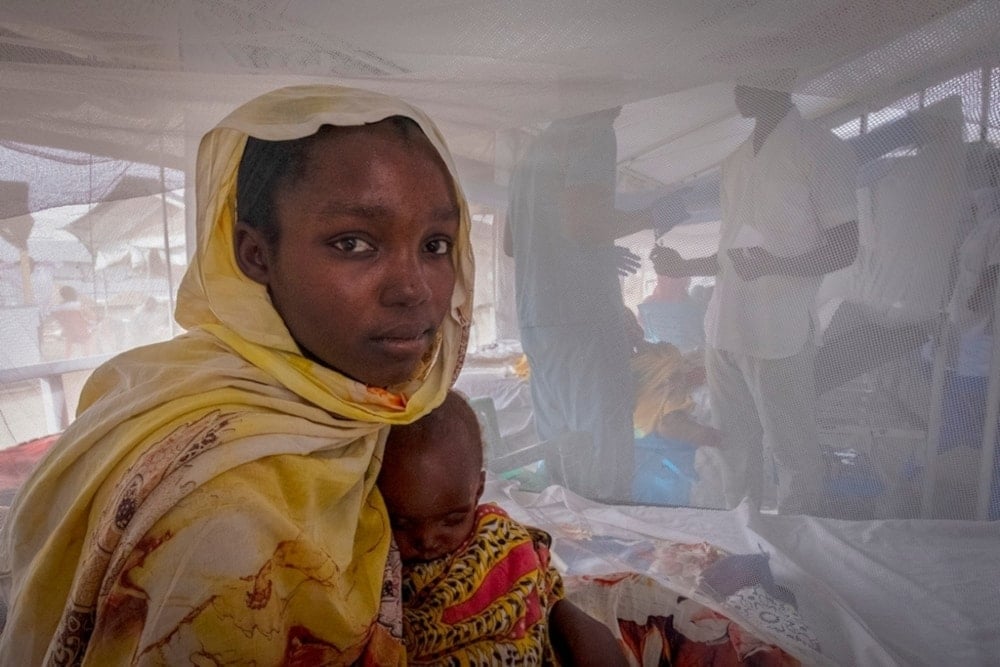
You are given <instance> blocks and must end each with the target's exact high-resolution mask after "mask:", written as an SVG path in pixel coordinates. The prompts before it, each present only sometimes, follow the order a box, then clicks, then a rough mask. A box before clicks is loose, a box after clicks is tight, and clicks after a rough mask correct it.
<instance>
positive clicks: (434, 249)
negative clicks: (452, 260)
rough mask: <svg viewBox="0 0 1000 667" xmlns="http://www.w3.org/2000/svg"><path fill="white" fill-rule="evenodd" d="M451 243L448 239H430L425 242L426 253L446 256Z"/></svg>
mask: <svg viewBox="0 0 1000 667" xmlns="http://www.w3.org/2000/svg"><path fill="white" fill-rule="evenodd" d="M451 246H452V242H451V240H450V239H432V240H430V241H428V242H427V246H426V247H427V252H430V253H433V254H435V255H447V254H448V253H450V252H451Z"/></svg>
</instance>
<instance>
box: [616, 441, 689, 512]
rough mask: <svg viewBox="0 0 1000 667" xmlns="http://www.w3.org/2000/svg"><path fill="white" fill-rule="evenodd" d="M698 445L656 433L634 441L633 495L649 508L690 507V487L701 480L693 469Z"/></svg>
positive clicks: (638, 501)
mask: <svg viewBox="0 0 1000 667" xmlns="http://www.w3.org/2000/svg"><path fill="white" fill-rule="evenodd" d="M696 449H697V445H695V444H693V443H690V442H684V441H683V440H675V439H672V438H669V439H668V438H664V437H661V436H659V435H656V434H655V433H653V434H650V435H647V436H646V437H644V438H637V439H636V441H635V476H634V477H633V479H632V496H633V499H634V500H635V502H637V503H645V504H649V505H687V504H688V503H689V502H690V499H691V485H692V484H693V483H694V482H697V481H698V473H697V472H696V471H695V467H694V455H695V451H696Z"/></svg>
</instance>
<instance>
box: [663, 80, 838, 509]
mask: <svg viewBox="0 0 1000 667" xmlns="http://www.w3.org/2000/svg"><path fill="white" fill-rule="evenodd" d="M735 101H736V106H737V109H738V110H739V112H740V114H741V115H743V116H744V117H747V118H753V119H755V126H754V131H753V135H752V136H751V137H750V138H749V139H748V140H747V141H746V142H745V143H744V144H742V145H741V146H740V147H739V149H737V151H736V152H735V153H734V154H733V155H731V156H730V157H729V158H727V159H726V161H725V162H724V163H723V165H722V182H721V204H722V237H721V240H720V247H719V252H718V253H717V254H715V255H711V256H709V257H700V258H695V259H683V258H682V257H681V256H680V255H679V254H678V253H677V252H676V251H675V250H673V249H671V248H665V247H657V248H655V249H654V250H653V253H652V259H653V262H654V266H655V268H656V271H657V273H660V274H663V275H668V276H675V277H678V276H716V287H715V290H714V292H713V295H712V299H711V301H710V303H709V306H708V311H707V313H706V316H705V334H706V348H707V349H706V370H707V376H708V385H709V390H710V393H711V399H712V410H713V414H714V416H715V418H716V420H717V422H718V426H719V427H720V428H721V429H722V430H723V432H724V434H725V436H724V446H723V450H722V451H723V452H724V454H723V471H722V486H723V493H724V496H725V503H726V505H727V506H729V507H731V506H734V505H736V504H738V503H739V502H740V501H741V500H742V499H743V498H744V497H747V498H749V500H750V504H751V507H753V508H756V509H759V508H760V502H761V499H762V495H763V492H764V486H763V481H764V472H765V470H771V469H772V466H773V470H774V473H775V475H776V478H777V480H776V481H777V509H778V512H780V513H782V514H800V513H809V514H820V515H822V514H826V513H827V512H828V510H827V508H826V502H825V499H824V494H823V484H824V475H823V473H824V464H823V459H822V452H821V450H820V446H819V442H818V437H817V432H816V431H817V429H816V405H815V403H816V389H815V380H814V371H813V365H814V356H815V345H816V341H815V340H814V337H815V336H814V334H815V332H816V330H817V329H816V326H815V323H814V316H815V313H814V302H815V299H816V293H817V290H818V289H819V285H820V281H821V280H822V276H823V275H824V274H826V273H830V272H832V271H836V270H838V269H841V268H844V267H846V266H849V265H850V264H851V263H853V261H854V258H855V256H856V255H857V249H858V226H857V206H856V196H855V175H856V158H855V155H854V153H853V151H852V150H851V149H850V147H849V146H848V145H846V144H845V143H844V142H842V141H840V140H839V139H837V138H836V137H835V136H834V135H833V134H832V133H831V132H829V131H827V130H825V129H824V128H822V127H820V126H818V125H816V124H814V123H812V122H810V121H807V120H805V119H803V118H802V116H801V115H800V114H799V111H798V109H796V107H795V105H794V104H793V103H792V100H791V95H790V94H789V93H788V92H785V91H784V90H773V89H769V88H761V87H753V86H748V85H738V86H737V87H736V90H735Z"/></svg>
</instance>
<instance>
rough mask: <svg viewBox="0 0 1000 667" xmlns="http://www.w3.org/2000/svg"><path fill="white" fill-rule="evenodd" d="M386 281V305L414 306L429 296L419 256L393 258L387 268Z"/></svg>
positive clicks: (428, 285)
mask: <svg viewBox="0 0 1000 667" xmlns="http://www.w3.org/2000/svg"><path fill="white" fill-rule="evenodd" d="M386 281H387V285H386V288H385V292H384V294H385V299H386V301H387V305H402V306H415V305H419V304H421V303H423V302H425V301H427V300H428V299H429V298H430V296H431V288H430V284H429V283H428V281H427V276H426V275H425V267H424V266H422V264H421V262H420V261H419V257H413V256H402V257H397V258H395V259H394V261H393V262H392V264H391V266H389V267H388V268H387V271H386Z"/></svg>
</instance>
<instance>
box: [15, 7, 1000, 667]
mask: <svg viewBox="0 0 1000 667" xmlns="http://www.w3.org/2000/svg"><path fill="white" fill-rule="evenodd" d="M998 26H1000V3H997V2H996V1H995V0H978V1H969V0H933V1H931V0H925V1H923V2H908V3H903V2H891V1H876V2H873V1H871V0H864V1H862V0H822V1H820V0H815V1H814V0H809V1H800V2H795V3H789V2H785V1H783V0H760V1H757V2H727V1H715V0H713V1H708V2H705V1H701V2H691V1H682V2H669V3H667V2H665V3H652V2H611V1H600V0H598V1H593V2H590V1H587V2H584V1H581V0H575V1H573V0H562V1H559V2H549V3H535V2H526V1H517V2H507V3H495V2H482V1H469V2H461V3H456V2H444V1H441V0H434V1H426V2H419V3H411V2H387V3H366V2H336V3H330V2H318V1H315V0H302V1H298V2H286V3H266V2H239V1H236V0H186V1H177V2H172V3H162V2H152V1H150V0H129V1H125V0H99V1H97V2H92V3H87V6H86V7H84V6H81V5H79V4H78V3H77V4H74V3H44V2H43V3H39V2H35V1H23V0H5V2H4V3H3V6H2V7H0V93H2V97H3V100H4V101H3V105H2V106H0V186H2V191H0V192H2V196H0V280H2V282H0V312H2V316H0V340H2V343H3V344H2V346H0V381H2V384H0V416H2V423H0V447H11V446H13V445H15V444H17V443H23V442H26V441H29V440H31V439H33V438H37V437H40V436H43V435H47V434H50V433H54V432H57V431H59V430H60V429H62V428H63V427H64V426H65V424H66V420H67V415H72V413H73V411H74V410H75V404H76V400H77V394H78V392H79V388H80V386H81V384H82V382H83V380H84V379H85V378H86V376H87V375H88V374H89V372H90V370H92V369H93V368H94V367H95V366H96V365H97V364H98V363H100V362H101V361H103V360H104V359H106V358H107V357H108V356H109V355H111V354H114V353H116V352H119V351H122V350H124V349H127V348H130V347H133V346H136V345H140V344H144V343H148V342H153V341H156V340H162V339H165V338H167V337H170V336H172V335H174V334H176V333H179V331H180V329H179V327H178V326H177V325H176V324H175V323H174V322H173V321H172V317H171V312H172V309H173V300H174V296H175V293H176V288H177V285H178V283H179V281H180V277H181V276H182V275H183V272H184V268H185V266H186V263H187V258H188V256H189V254H190V251H191V248H192V247H193V241H194V238H193V237H194V233H193V229H194V227H193V222H192V218H193V213H192V212H193V209H194V206H193V202H194V200H193V172H194V158H195V153H196V148H197V144H198V141H199V139H200V137H201V136H202V135H203V134H204V133H205V132H206V131H207V130H208V129H210V128H211V127H212V126H213V125H214V124H215V123H216V122H217V121H218V120H219V119H220V118H222V117H223V116H224V115H225V114H226V113H228V112H229V111H230V110H232V109H233V108H235V107H236V106H237V105H239V104H240V103H242V102H244V101H246V100H248V99H250V98H252V97H255V96H256V95H259V94H261V93H263V92H266V91H268V90H271V89H274V88H277V87H280V86H285V85H290V84H295V83H308V82H324V83H337V84H342V85H350V86H357V87H362V88H369V89H372V90H377V91H380V92H384V93H389V94H393V95H398V96H400V97H403V98H404V99H406V100H407V101H409V102H411V103H413V104H415V105H417V106H419V107H421V108H423V109H424V110H425V111H427V112H428V113H429V115H431V117H433V118H434V120H435V121H436V122H437V123H438V124H439V126H440V127H441V129H442V130H443V132H444V134H445V136H446V138H447V140H448V142H449V146H450V148H451V149H452V151H453V153H454V154H455V156H456V159H457V163H458V169H459V172H460V174H461V176H462V180H463V187H464V188H465V190H466V193H467V194H468V196H469V199H470V203H471V205H472V206H473V213H474V218H473V242H474V246H475V254H476V262H477V265H476V293H475V295H476V303H475V320H474V327H473V331H472V336H471V340H470V349H469V355H468V359H467V361H466V364H465V367H464V370H463V373H462V375H461V377H460V378H459V380H458V385H457V386H458V388H459V389H461V390H462V391H463V392H465V393H466V394H467V395H469V396H470V397H473V398H475V399H476V401H477V406H479V407H480V408H481V409H482V410H483V411H484V414H486V415H487V417H488V418H487V422H488V425H489V424H492V428H487V436H488V439H489V440H490V442H489V446H490V447H491V456H493V458H494V459H496V462H495V463H494V464H491V465H490V468H491V471H492V472H493V473H494V474H495V475H496V477H497V479H498V480H506V484H504V483H501V482H499V481H498V482H497V485H496V487H495V488H496V490H497V491H496V493H497V496H498V497H502V498H503V499H504V500H505V501H506V502H510V503H511V504H512V505H514V506H517V507H519V508H520V507H528V508H529V509H526V510H524V511H525V512H526V516H525V518H529V517H530V518H531V519H533V520H534V522H535V523H538V524H542V525H546V526H548V527H549V528H550V529H551V530H552V531H553V533H554V534H555V535H556V537H557V542H556V553H557V554H559V553H560V551H559V544H560V542H559V540H560V538H561V539H563V540H564V542H563V544H564V545H565V546H564V551H563V553H564V555H565V554H571V555H572V554H575V556H573V557H572V558H571V557H570V556H565V557H566V559H567V560H568V567H569V568H570V570H571V571H572V570H573V568H574V567H578V568H580V571H581V572H584V571H591V572H592V571H599V570H601V568H602V567H605V568H607V567H609V565H608V564H609V563H610V564H614V565H615V566H620V567H618V569H621V568H633V569H636V570H637V571H651V570H650V564H649V562H648V561H646V560H643V559H642V558H639V557H636V554H637V553H638V551H636V545H638V544H645V543H646V542H645V541H650V540H657V539H682V538H690V539H695V538H697V539H703V540H709V541H714V543H715V544H719V545H721V546H723V547H724V548H727V549H730V550H732V551H734V552H735V551H744V552H746V551H755V550H763V551H765V552H767V553H768V554H770V556H771V564H772V569H775V570H777V571H779V572H780V573H781V575H782V576H783V577H784V580H783V582H782V583H783V585H785V586H787V587H789V588H790V589H791V590H792V591H793V593H795V594H796V595H797V596H798V602H799V609H798V611H799V613H800V614H801V616H802V617H803V618H804V622H805V623H806V624H807V625H810V626H811V628H812V630H811V634H809V636H808V638H807V640H802V641H801V642H800V644H801V645H800V644H795V643H794V642H792V644H791V646H792V649H790V652H791V653H792V654H793V655H796V656H798V657H799V658H800V659H803V660H804V661H805V662H812V661H816V662H822V661H824V660H829V661H831V662H833V663H838V664H894V663H898V664H938V663H939V662H940V661H942V660H945V659H948V660H954V661H955V662H956V663H957V664H988V663H989V662H990V661H991V659H992V660H995V659H996V656H997V655H998V654H1000V644H997V639H996V638H995V637H994V636H988V634H987V633H986V630H987V629H988V628H992V629H993V630H995V626H996V620H997V618H1000V593H997V591H996V590H995V587H996V583H995V572H994V573H993V574H991V572H990V569H991V568H992V567H994V564H993V560H994V559H995V554H996V553H998V552H997V549H998V548H1000V534H998V532H997V524H996V523H992V522H993V521H994V520H996V519H997V518H1000V452H998V451H997V450H998V447H997V444H998V439H1000V435H998V422H1000V416H998V412H1000V337H998V336H996V335H995V323H996V322H997V321H998V317H1000V300H998V298H997V290H996V282H997V279H998V278H997V276H998V273H1000V268H998V266H1000V152H998V143H1000V27H998ZM668 344H670V345H672V346H673V347H669V346H668ZM491 420H492V421H491ZM529 447H534V449H532V450H530V451H527V452H522V451H521V450H522V449H525V448H529ZM518 452H520V454H523V456H522V455H519V456H512V455H511V454H512V453H518ZM532 452H534V454H532ZM505 457H506V458H505ZM18 474H20V473H18ZM15 476H16V475H15ZM517 484H520V488H521V491H518V490H515V489H516V485H517ZM551 484H557V485H559V486H560V487H563V488H564V489H568V490H569V491H571V492H573V493H575V494H579V495H580V496H584V497H586V498H588V499H590V500H593V501H600V503H602V504H601V505H596V504H595V505H590V504H588V503H587V502H585V501H583V500H581V499H579V498H577V497H576V496H574V495H573V494H572V493H571V494H565V493H564V491H563V489H558V490H553V489H549V491H547V492H546V493H545V494H543V496H541V497H540V498H541V500H539V499H538V498H536V497H533V496H529V495H526V494H527V493H528V492H529V491H532V490H534V491H537V490H541V489H543V488H546V487H548V486H549V485H551ZM567 498H568V500H567ZM8 500H9V498H8ZM6 502H7V501H5V504H6ZM610 505H616V506H619V507H618V509H614V508H612V507H609V506H610ZM626 505H627V506H630V507H622V506H626ZM631 506H643V507H631ZM645 506H659V508H658V509H648V508H646V507H645ZM679 506H687V507H691V508H700V509H691V510H687V509H685V510H666V509H663V507H679ZM712 509H714V510H720V511H719V512H717V513H714V514H713V513H712V512H710V511H707V510H712ZM702 510H705V511H702ZM722 510H733V511H722ZM601 512H604V513H607V516H605V515H604V514H600V513H601ZM699 512H700V513H699ZM595 513H597V514H595ZM802 514H805V515H808V516H810V517H817V518H818V520H816V521H813V520H811V519H809V518H807V517H802V516H797V515H802ZM792 515H796V516H794V518H793V516H792ZM598 516H600V518H597V517H598ZM566 517H571V519H567V518H566ZM581 517H584V518H581ZM637 517H639V518H637ZM713 517H724V518H720V519H718V520H716V519H715V518H713ZM640 518H641V521H640ZM838 520H850V521H852V522H855V523H850V524H848V523H840V522H839V521H838ZM942 520H945V521H942ZM573 521H577V522H578V523H580V522H583V523H586V526H587V527H586V531H585V532H587V535H588V540H583V542H581V540H580V539H577V538H579V534H575V533H573V532H572V531H567V530H566V526H567V525H570V524H573ZM782 521H785V522H784V523H782ZM699 522H701V525H702V528H699ZM598 524H600V526H604V528H600V529H598V528H597V527H595V526H597V525H598ZM640 524H641V525H640ZM573 525H576V524H573ZM607 525H611V526H613V529H608V528H607ZM616 531H618V532H616ZM595 534H600V535H603V536H604V537H606V538H607V539H606V540H605V541H604V542H599V541H597V540H596V539H595V538H594V535H595ZM679 536H680V537H679ZM615 540H617V542H615ZM612 542H614V547H613V548H612V546H609V545H611V543H612ZM879 543H881V545H880V544H879ZM581 544H583V546H581ZM650 544H652V542H650ZM651 548H652V547H651ZM573 549H576V551H573ZM616 549H617V551H616ZM989 553H992V554H994V556H992V557H991V556H989ZM581 554H582V555H581ZM623 554H624V555H623ZM574 558H575V560H574ZM588 558H589V559H590V561H588V560H587V559H588ZM824 559H825V560H824ZM907 559H909V562H907ZM592 561H596V562H599V563H601V564H602V565H601V566H599V567H596V568H595V567H592V568H591V569H590V570H587V565H586V563H588V562H591V564H592ZM934 563H938V564H939V566H940V568H938V567H936V566H935V565H934ZM844 568H847V570H845V569H844ZM654 569H655V568H654ZM960 571H965V572H966V573H967V574H968V576H967V577H963V576H961V575H960V574H959V572H960ZM850 572H853V573H854V575H855V577H853V578H852V576H849V575H850ZM977 577H982V579H977ZM688 593H690V594H692V595H695V597H698V593H697V592H693V591H688ZM925 596H936V597H934V598H933V600H930V599H929V598H926V597H925ZM873 597H879V599H880V600H881V602H877V601H875V600H873ZM712 600H716V604H718V605H722V606H725V605H726V604H729V605H730V607H729V610H730V611H731V612H732V610H733V609H735V608H736V607H738V605H736V603H734V602H732V600H730V601H729V602H728V603H726V602H718V599H717V598H712V597H711V596H709V597H707V598H705V601H706V604H711V601H712ZM825 601H829V604H825ZM733 605H736V606H735V607H734V606H733ZM740 609H742V611H741V612H740V613H743V614H744V616H746V614H750V613H751V612H750V611H747V609H749V608H747V609H744V608H740ZM733 613H735V612H733ZM895 613H900V614H902V620H901V619H893V618H889V616H890V615H891V614H895ZM737 615H738V614H737ZM744 616H741V617H740V618H744ZM747 622H748V623H752V621H747ZM768 632H772V634H770V635H767V636H768V637H770V638H771V639H774V638H775V637H778V638H779V639H781V637H783V636H784V635H782V634H781V632H779V631H777V630H774V629H773V628H771V629H770V630H768ZM773 633H777V634H773ZM765 634H766V633H765ZM993 634H995V633H993ZM799 639H800V640H801V639H802V638H801V637H800V638H799ZM796 641H798V640H796Z"/></svg>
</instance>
